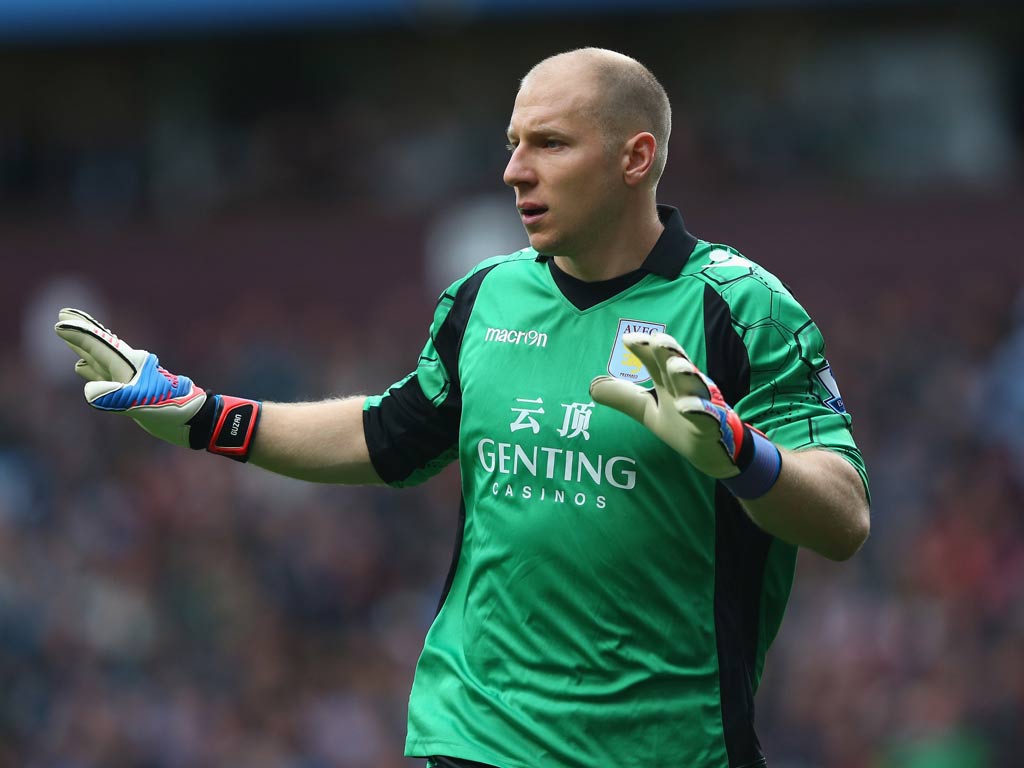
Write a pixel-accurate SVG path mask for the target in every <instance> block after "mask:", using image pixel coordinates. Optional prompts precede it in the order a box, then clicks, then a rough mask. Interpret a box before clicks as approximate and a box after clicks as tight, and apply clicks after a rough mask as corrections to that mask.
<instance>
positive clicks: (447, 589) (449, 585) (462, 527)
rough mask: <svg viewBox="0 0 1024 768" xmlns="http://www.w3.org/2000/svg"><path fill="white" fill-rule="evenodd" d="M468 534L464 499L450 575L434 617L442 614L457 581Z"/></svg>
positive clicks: (460, 506)
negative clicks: (463, 544) (460, 560)
mask: <svg viewBox="0 0 1024 768" xmlns="http://www.w3.org/2000/svg"><path fill="white" fill-rule="evenodd" d="M465 532H466V500H465V499H464V498H460V499H459V525H458V527H457V528H456V529H455V547H454V549H453V550H452V562H451V565H449V566H448V575H447V576H445V579H444V589H442V590H441V599H440V600H438V601H437V611H435V613H434V615H435V616H436V615H437V614H438V613H440V612H441V606H443V605H444V601H445V600H447V599H448V593H449V592H451V589H452V581H454V580H455V569H456V568H457V567H458V565H459V557H460V555H462V539H463V536H464V534H465Z"/></svg>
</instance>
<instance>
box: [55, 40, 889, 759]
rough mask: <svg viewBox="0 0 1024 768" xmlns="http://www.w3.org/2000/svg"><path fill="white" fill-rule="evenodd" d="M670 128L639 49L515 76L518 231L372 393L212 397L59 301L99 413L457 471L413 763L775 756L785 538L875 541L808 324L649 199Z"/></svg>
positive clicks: (773, 289) (179, 432)
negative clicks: (763, 736)
mask: <svg viewBox="0 0 1024 768" xmlns="http://www.w3.org/2000/svg"><path fill="white" fill-rule="evenodd" d="M670 124H671V117H670V108H669V103H668V99H667V97H666V95H665V92H664V90H663V89H662V87H661V85H660V84H659V83H658V82H657V80H656V79H655V78H654V76H653V75H652V74H651V73H650V72H649V71H648V70H647V69H646V68H645V67H643V66H642V65H641V64H639V63H638V62H636V61H635V60H633V59H631V58H628V57H626V56H623V55H621V54H618V53H614V52H611V51H605V50H600V49H581V50H577V51H572V52H569V53H565V54H560V55H557V56H553V57H551V58H549V59H545V60H544V61H542V62H541V63H540V64H538V65H537V66H535V67H534V68H533V69H532V70H531V71H530V72H529V73H528V74H527V76H526V77H525V78H524V79H523V81H522V83H521V86H520V89H519V92H518V95H517V98H516V101H515V105H514V108H513V111H512V116H511V121H510V123H509V127H508V142H509V151H510V157H509V161H508V165H507V167H506V170H505V175H504V180H505V183H506V184H508V185H509V186H510V187H512V188H513V189H514V190H515V196H516V207H517V209H518V211H519V215H520V216H521V218H522V221H523V224H524V226H525V229H526V232H527V234H528V235H529V240H530V247H529V248H526V249H524V250H522V251H520V252H518V253H514V254H511V255H508V256H500V257H496V258H492V259H490V260H488V261H484V262H482V263H481V264H480V265H479V266H478V267H477V268H475V269H474V270H473V271H472V272H471V273H470V274H469V275H467V276H465V277H464V278H462V279H461V280H459V281H457V282H456V283H455V284H453V285H452V286H451V287H450V288H449V289H448V290H446V291H445V292H444V293H443V294H442V296H441V297H440V299H439V301H438V304H437V308H436V310H435V314H434V318H433V323H432V325H431V327H430V335H429V339H428V341H427V343H426V347H425V349H424V351H423V353H422V355H421V356H420V358H419V362H418V364H417V367H416V369H415V370H414V371H413V372H412V373H411V374H410V375H409V376H407V377H405V378H403V379H402V380H401V381H399V382H398V383H396V384H395V385H393V386H392V387H391V388H389V389H388V390H387V391H386V392H385V393H383V394H382V395H378V396H374V397H353V398H349V399H340V400H329V401H323V402H318V403H304V404H280V403H260V402H256V401H250V400H245V399H240V398H234V397H230V396H227V395H222V394H216V393H214V392H211V391H208V390H205V389H202V388H200V387H198V386H197V385H196V384H194V383H193V382H192V381H191V380H190V379H188V378H186V377H184V376H181V375H175V374H172V373H169V372H168V371H167V370H165V369H164V368H162V367H161V366H160V363H159V361H158V360H157V358H156V357H155V356H154V355H152V354H150V353H149V352H146V351H144V350H141V349H136V348H134V347H131V346H129V345H128V344H126V343H125V342H124V341H123V340H121V339H119V338H117V337H116V336H115V335H114V334H113V333H112V332H111V331H109V330H107V329H106V328H104V327H103V326H101V325H100V324H99V323H98V322H96V321H95V320H94V319H93V318H91V317H90V316H89V315H87V314H86V313H84V312H81V311H79V310H71V309H68V310H62V311H61V313H60V317H59V322H58V323H57V326H56V329H57V333H58V334H60V336H61V337H62V338H63V339H64V340H66V341H67V342H68V343H69V344H70V345H71V347H72V348H73V349H74V351H75V352H76V353H77V354H78V356H79V358H80V360H79V362H78V365H77V370H78V372H79V373H80V374H81V375H82V376H83V377H84V378H85V379H86V380H87V383H86V385H85V395H86V399H87V400H88V401H89V403H90V404H91V405H92V406H94V407H95V408H97V409H100V410H106V411H113V412H116V413H122V414H126V415H128V416H130V417H132V418H133V419H134V420H135V421H136V422H138V424H139V425H140V426H142V427H143V428H144V429H146V430H147V431H149V432H151V433H153V434H154V435H156V436H157V437H159V438H162V439H164V440H167V441H169V442H171V443H174V444H176V445H180V446H183V447H188V448H194V449H205V450H208V451H210V452H212V453H219V454H222V455H224V456H228V457H230V458H233V459H237V460H241V461H246V460H248V461H249V462H251V463H253V464H256V465H258V466H261V467H264V468H266V469H269V470H272V471H274V472H279V473H282V474H286V475H290V476H293V477H298V478H304V479H308V480H314V481H323V482H336V483H387V484H390V485H394V486H403V485H410V484H414V483H419V482H422V481H424V480H426V479H427V478H429V477H430V476H432V475H433V474H435V473H437V472H438V471H439V470H440V469H441V468H442V467H444V466H445V465H446V464H448V463H450V462H452V461H454V460H459V461H460V464H461V473H462V504H461V510H460V523H459V525H460V534H461V535H460V538H459V543H458V545H457V546H456V548H455V552H454V556H453V559H452V565H451V569H450V572H449V576H448V579H447V583H446V585H445V588H444V594H443V595H442V599H441V603H440V606H439V609H438V613H437V616H436V618H435V620H434V622H433V624H432V626H431V628H430V630H429V631H428V633H427V636H426V639H425V642H424V647H423V651H422V654H421V656H420V659H419V662H418V664H417V668H416V674H415V680H414V683H413V688H412V693H411V696H410V700H409V720H408V736H407V741H406V754H408V755H409V756H418V757H423V758H427V759H428V764H429V765H431V766H446V767H448V766H476V765H481V764H482V765H485V766H497V767H498V768H538V766H580V767H581V768H582V767H584V766H585V767H586V768H593V767H595V766H613V765H614V766H668V765H679V766H701V768H726V767H727V766H728V767H731V768H740V767H741V766H742V767H744V768H750V767H751V766H764V765H767V763H766V758H765V756H764V755H763V753H762V750H761V747H760V745H759V743H758V739H757V736H756V733H755V729H754V695H755V692H756V690H757V687H758V683H759V681H760V677H761V672H762V669H763V665H764V661H765V654H766V651H767V649H768V646H769V645H770V643H771V642H772V639H773V638H774V636H775V634H776V632H777V631H778V628H779V625H780V622H781V620H782V615H783V611H784V608H785V604H786V601H787V598H788V595H789V591H790V587H791V585H792V581H793V576H794V567H795V561H796V553H797V548H798V547H801V546H803V547H807V548H809V549H812V550H814V551H816V552H818V553H820V554H822V555H824V556H826V557H829V558H832V559H836V560H842V559H846V558H848V557H850V556H852V555H853V554H854V553H855V552H856V551H857V549H858V548H859V547H860V546H861V544H862V543H863V541H864V540H865V538H866V536H867V533H868V528H869V513H868V495H867V490H866V489H867V477H866V474H865V470H864V465H863V461H862V459H861V456H860V453H859V451H858V450H857V447H856V445H855V443H854V441H853V438H852V436H851V433H850V416H849V414H848V413H847V412H846V409H845V406H844V404H843V401H842V398H841V396H840V394H839V390H838V388H837V387H836V383H835V379H834V378H833V376H832V373H831V368H830V367H829V364H828V362H827V360H826V359H825V357H824V342H823V340H822V337H821V335H820V333H819V332H818V329H817V327H816V326H815V325H814V323H813V322H812V321H811V320H810V318H808V316H807V314H806V313H805V311H804V310H803V308H802V307H801V306H800V305H799V304H798V303H797V302H796V300H795V299H794V298H793V296H792V295H791V294H790V292H789V291H788V290H787V289H786V288H785V286H784V285H783V284H782V283H781V282H780V281H779V280H778V279H776V278H775V277H774V276H773V275H771V274H770V273H768V272H767V271H765V270H764V269H762V268H761V267H760V266H758V265H756V264H754V263H753V262H751V261H749V260H748V259H746V258H745V257H743V256H742V255H740V254H739V253H737V252H736V251H734V250H732V249H731V248H728V247H727V246H720V245H713V244H711V243H708V242H705V241H702V240H699V239H697V238H695V237H694V236H692V235H691V234H690V233H689V232H687V230H686V229H685V227H684V225H683V221H682V218H681V217H680V215H679V212H678V211H676V210H675V209H673V208H669V207H666V206H660V205H657V203H656V188H657V184H658V180H659V178H660V176H661V173H662V170H663V169H664V166H665V161H666V158H667V147H668V136H669V132H670Z"/></svg>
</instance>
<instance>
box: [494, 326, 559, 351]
mask: <svg viewBox="0 0 1024 768" xmlns="http://www.w3.org/2000/svg"><path fill="white" fill-rule="evenodd" d="M484 341H497V342H501V343H502V344H525V345H526V346H528V347H546V346H547V345H548V335H547V334H546V333H541V332H540V331H532V330H531V331H516V330H513V329H510V328H488V329H487V335H486V336H484Z"/></svg>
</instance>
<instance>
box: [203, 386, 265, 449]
mask: <svg viewBox="0 0 1024 768" xmlns="http://www.w3.org/2000/svg"><path fill="white" fill-rule="evenodd" d="M262 407H263V404H262V403H261V402H260V401H258V400H248V399H246V398H244V397H231V396H230V395H210V396H209V397H208V398H207V400H206V402H205V403H204V404H203V407H202V408H200V409H199V412H198V413H196V415H195V416H194V417H193V418H192V420H191V421H190V422H189V427H190V430H189V445H190V446H191V447H192V448H194V449H196V450H200V449H204V448H205V449H206V450H207V451H209V452H210V453H215V454H217V455H219V456H227V457H228V458H229V459H234V460H235V461H242V462H244V461H248V460H249V451H250V450H251V448H252V440H253V437H254V436H255V435H256V427H257V426H258V424H259V420H260V412H261V411H262Z"/></svg>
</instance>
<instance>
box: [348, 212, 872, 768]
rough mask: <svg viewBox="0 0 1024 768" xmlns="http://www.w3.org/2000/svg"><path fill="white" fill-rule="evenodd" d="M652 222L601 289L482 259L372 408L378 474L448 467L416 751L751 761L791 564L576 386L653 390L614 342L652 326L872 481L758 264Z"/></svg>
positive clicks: (751, 416)
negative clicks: (447, 550)
mask: <svg viewBox="0 0 1024 768" xmlns="http://www.w3.org/2000/svg"><path fill="white" fill-rule="evenodd" d="M660 213H661V215H662V218H663V222H664V223H665V232H664V233H663V234H662V236H661V238H660V239H659V241H658V244H657V245H656V246H655V248H654V249H653V250H652V252H651V254H650V255H649V257H648V258H647V260H646V261H645V263H644V265H643V267H642V268H641V269H640V270H639V271H638V272H637V273H634V274H633V275H631V276H626V277H625V278H622V279H620V280H618V281H609V282H608V283H606V284H596V285H595V284H591V285H590V286H588V285H587V284H582V283H578V281H573V280H572V278H569V277H568V276H566V275H565V274H564V273H561V272H559V270H558V269H557V267H555V266H554V265H553V264H552V263H551V261H550V260H549V259H548V258H547V257H545V256H543V255H540V254H538V253H537V252H536V251H534V250H532V249H526V250H523V251H520V252H518V253H515V254H512V255H509V256H501V257H498V258H494V259H491V260H489V261H485V262H483V263H482V264H480V265H479V266H478V267H477V268H476V269H475V270H474V271H473V272H471V273H470V274H469V275H467V276H466V277H464V278H463V279H461V280H459V281H458V282H456V283H455V284H454V285H452V286H451V288H449V289H448V290H447V291H446V292H445V293H444V294H443V295H442V296H441V298H440V300H439V302H438V305H437V309H436V313H435V316H434V321H433V324H432V326H431V329H430V339H429V341H428V342H427V344H426V347H425V348H424V350H423V353H422V355H421V356H420V359H419V363H418V365H417V367H416V370H415V372H413V373H412V374H410V375H409V376H407V377H406V378H404V379H403V380H402V381H400V382H398V383H397V384H395V385H394V386H392V387H391V388H390V389H389V390H388V391H387V392H386V393H385V394H383V395H381V396H378V397H372V398H369V399H368V400H367V403H366V408H365V410H364V427H365V431H366V436H367V443H368V445H369V448H370V455H371V458H372V460H373V464H374V467H375V468H376V470H377V472H378V474H379V475H380V476H381V478H382V479H383V480H384V481H386V482H388V483H390V484H392V485H397V486H401V485H409V484H413V483H418V482H421V481H423V480H425V479H427V478H428V477H430V476H431V475H433V474H435V473H436V472H438V471H439V470H440V469H441V468H442V467H443V466H445V465H446V464H447V463H449V462H451V461H452V460H455V459H458V460H459V462H460V464H461V473H462V502H463V503H462V514H461V516H460V517H461V537H460V541H459V544H458V546H457V547H456V551H455V555H454V558H453V563H452V567H451V571H450V573H449V577H448V583H447V584H446V586H445V594H444V595H443V598H442V601H441V605H440V608H439V611H438V614H437V617H436V619H435V620H434V622H433V625H432V626H431V628H430V630H429V631H428V633H427V636H426V640H425V643H424V648H423V652H422V655H421V656H420V659H419V662H418V664H417V667H416V674H415V680H414V683H413V688H412V694H411V697H410V701H409V728H408V739H407V742H406V753H407V754H408V755H410V756H427V755H448V756H452V757H457V758H464V759H467V760H473V761H479V762H482V763H487V764H490V765H495V766H500V767H501V768H539V767H540V766H586V767H587V768H595V767H597V766H609V767H610V766H615V767H616V768H618V767H620V766H644V767H645V768H653V767H655V766H657V767H658V768H662V767H665V768H667V767H668V766H687V767H688V768H689V767H690V766H700V767H701V768H725V767H726V766H731V767H733V768H737V767H738V766H762V765H764V764H765V762H764V757H763V755H762V752H761V748H760V745H759V743H758V740H757V737H756V735H755V732H754V705H753V697H754V692H755V691H756V689H757V686H758V682H759V680H760V676H761V670H762V666H763V663H764V657H765V651H766V650H767V648H768V646H769V644H770V643H771V641H772V639H773V638H774V636H775V634H776V631H777V630H778V628H779V624H780V621H781V619H782V614H783V610H784V607H785V604H786V600H787V598H788V595H789V591H790V587H791V584H792V580H793V574H794V567H795V559H796V549H795V547H793V546H791V545H790V544H787V543H786V542H783V541H781V540H779V539H776V538H774V537H772V536H770V535H768V534H767V533H765V532H763V531H762V530H760V529H759V528H758V527H757V526H755V525H754V524H753V523H752V522H751V520H750V519H749V517H748V516H747V515H746V514H745V513H744V511H743V510H742V508H741V507H740V505H739V503H738V502H737V501H736V499H735V498H734V497H732V496H731V494H730V493H729V492H728V491H727V490H726V489H725V488H724V487H723V486H722V485H721V484H720V483H718V482H716V481H715V480H714V479H712V478H710V477H708V476H706V475H704V474H702V473H701V472H699V471H697V470H695V469H694V468H693V467H692V466H691V465H690V464H689V463H688V462H687V461H686V460H685V459H684V458H682V457H681V456H680V455H679V454H678V453H676V452H675V451H674V450H672V449H671V448H669V447H668V446H667V445H665V444H664V443H663V442H661V441H660V440H659V439H658V438H657V437H655V436H654V435H653V434H652V433H651V432H649V431H648V430H646V429H645V428H644V427H642V426H641V425H639V424H638V423H636V422H634V421H633V420H631V419H630V418H628V417H627V416H625V415H623V414H621V413H619V412H618V411H615V410H613V409H610V408H605V407H601V406H595V405H594V403H593V402H592V401H591V400H590V399H589V394H588V386H589V383H590V380H591V379H592V378H593V377H594V376H597V375H600V374H610V375H612V376H618V377H620V378H623V379H626V380H628V381H633V382H636V383H639V384H641V385H643V386H651V381H650V376H649V374H648V372H647V370H646V369H645V368H644V367H643V366H642V364H641V363H640V361H639V360H638V359H637V358H636V357H635V356H634V355H633V354H632V353H630V352H629V350H627V349H626V348H625V347H624V345H623V343H622V336H623V334H624V333H626V332H629V331H639V332H642V333H652V334H653V333H659V332H667V333H670V334H672V335H673V336H674V337H675V338H676V339H678V340H679V342H680V343H681V344H682V346H683V348H684V349H685V350H686V351H687V353H688V354H689V356H690V357H691V359H692V360H693V362H694V363H695V364H696V365H698V366H699V367H701V368H702V369H703V370H704V371H705V372H706V373H707V374H708V375H709V376H711V378H712V379H714V380H715V381H716V382H717V383H718V385H719V387H720V388H721V390H722V393H723V395H724V396H725V398H726V400H727V401H728V402H729V403H730V404H732V405H733V407H734V408H735V409H736V411H737V412H738V413H739V415H740V416H741V417H742V418H743V420H744V421H747V422H749V423H750V424H753V425H754V426H756V427H757V428H758V429H760V430H761V431H763V432H764V433H765V434H767V435H768V437H769V438H771V439H772V440H773V441H775V442H776V443H777V444H779V445H781V446H785V447H786V448H790V449H803V448H812V447H820V448H826V449H829V450H833V451H837V452H838V453H840V454H841V455H842V456H844V457H845V458H846V459H847V460H849V461H850V462H851V463H852V464H853V465H854V467H856V469H857V470H858V471H859V472H860V473H861V475H862V477H864V478H865V483H866V476H865V475H864V466H863V462H862V460H861V457H860V454H859V452H858V450H857V448H856V445H855V444H854V441H853V438H852V436H851V433H850V417H849V415H848V414H847V412H846V409H845V407H844V405H843V401H842V399H841V397H840V394H839V391H838V389H837V387H836V384H835V380H834V378H833V376H832V373H831V369H830V367H829V364H828V362H827V361H826V359H825V357H824V343H823V341H822V337H821V335H820V333H819V331H818V329H817V327H816V326H815V325H814V323H813V322H812V321H811V320H810V319H809V317H808V316H807V314H806V312H805V311H804V310H803V309H802V308H801V306H800V305H799V304H798V303H797V302H796V300H795V299H794V298H793V296H792V295H791V294H790V292H789V291H788V290H787V289H786V287H785V286H784V285H783V284H782V283H781V282H780V281H779V280H778V279H776V278H775V277H774V276H772V275H771V274H769V273H768V272H766V271H765V270H764V269H762V268H761V267H759V266H757V265H756V264H754V263H752V262H751V261H749V260H748V259H746V258H745V257H743V256H741V255H740V254H739V253H737V252H736V251H734V250H733V249H731V248H728V247H726V246H721V245H713V244H710V243H706V242H703V241H699V240H696V239H695V238H693V237H692V236H691V235H690V234H689V233H687V232H686V230H685V228H684V227H683V222H682V219H681V217H680V216H679V214H678V212H676V211H675V210H674V209H671V208H664V207H662V208H660ZM574 291H575V292H576V293H578V294H579V295H574ZM594 291H598V292H600V291H603V294H601V295H599V296H598V297H597V298H596V299H591V300H590V301H586V300H581V299H580V296H581V295H582V296H584V298H585V297H586V295H591V296H593V295H594ZM588 292H589V293H588ZM574 299H575V301H574ZM594 301H596V303H594Z"/></svg>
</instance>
